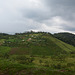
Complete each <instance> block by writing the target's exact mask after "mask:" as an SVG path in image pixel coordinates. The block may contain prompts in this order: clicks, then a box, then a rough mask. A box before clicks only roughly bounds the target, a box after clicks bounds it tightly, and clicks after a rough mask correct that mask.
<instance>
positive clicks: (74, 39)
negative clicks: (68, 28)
mask: <svg viewBox="0 0 75 75" xmlns="http://www.w3.org/2000/svg"><path fill="white" fill-rule="evenodd" d="M54 36H55V37H56V38H58V39H59V40H61V41H63V42H66V43H68V44H70V45H73V46H75V35H74V34H71V33H55V34H54Z"/></svg>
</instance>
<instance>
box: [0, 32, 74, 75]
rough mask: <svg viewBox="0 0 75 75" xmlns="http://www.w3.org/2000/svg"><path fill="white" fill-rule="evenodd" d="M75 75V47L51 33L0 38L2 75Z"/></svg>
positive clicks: (0, 73)
mask: <svg viewBox="0 0 75 75" xmlns="http://www.w3.org/2000/svg"><path fill="white" fill-rule="evenodd" d="M38 74H39V75H50V74H51V75H75V47H74V46H72V45H69V44H66V43H64V42H62V41H60V40H58V39H57V38H55V37H54V36H53V35H52V34H50V33H45V32H25V33H16V34H15V35H2V37H1V38H0V75H38Z"/></svg>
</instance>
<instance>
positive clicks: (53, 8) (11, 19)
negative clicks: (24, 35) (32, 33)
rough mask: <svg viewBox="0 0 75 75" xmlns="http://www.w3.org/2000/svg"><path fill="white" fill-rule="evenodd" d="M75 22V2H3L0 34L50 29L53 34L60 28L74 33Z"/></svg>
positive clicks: (70, 0)
mask: <svg viewBox="0 0 75 75" xmlns="http://www.w3.org/2000/svg"><path fill="white" fill-rule="evenodd" d="M37 1H38V2H37ZM54 17H55V19H53V18H54ZM74 21H75V0H27V1H26V0H22V1H20V0H7V1H4V0H1V3H0V32H1V31H2V32H9V31H10V32H21V31H25V30H26V31H27V30H31V29H32V30H42V29H43V30H44V31H45V30H46V31H47V29H48V31H50V30H49V27H50V29H51V28H52V29H51V32H53V29H56V30H54V31H58V30H60V29H59V28H60V27H61V31H62V30H63V31H72V32H74V31H75V22H74ZM69 23H71V25H70V24H69ZM45 27H46V28H45ZM53 27H57V28H53Z"/></svg>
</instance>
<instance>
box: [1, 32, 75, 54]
mask: <svg viewBox="0 0 75 75" xmlns="http://www.w3.org/2000/svg"><path fill="white" fill-rule="evenodd" d="M1 46H7V47H11V50H10V54H26V55H58V54H66V53H70V52H73V51H75V47H73V46H71V45H69V44H66V43H64V42H62V41H60V40H58V39H56V38H54V37H53V35H52V34H50V33H45V32H37V33H35V32H27V33H17V34H15V35H12V36H11V35H8V39H1ZM73 53H74V52H73Z"/></svg>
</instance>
